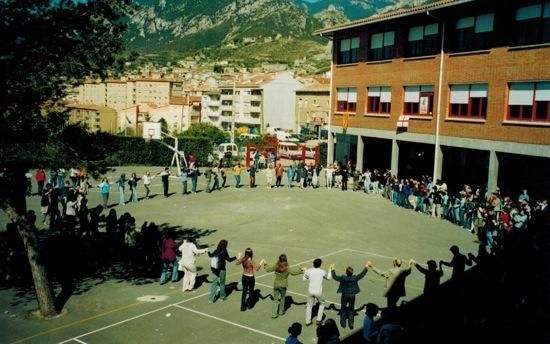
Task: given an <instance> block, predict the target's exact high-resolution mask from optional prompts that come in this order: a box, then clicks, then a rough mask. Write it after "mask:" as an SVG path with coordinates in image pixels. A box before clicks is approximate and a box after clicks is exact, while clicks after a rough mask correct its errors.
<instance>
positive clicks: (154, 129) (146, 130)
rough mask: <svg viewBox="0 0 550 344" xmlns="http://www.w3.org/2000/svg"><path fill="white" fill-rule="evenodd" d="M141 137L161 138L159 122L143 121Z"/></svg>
mask: <svg viewBox="0 0 550 344" xmlns="http://www.w3.org/2000/svg"><path fill="white" fill-rule="evenodd" d="M143 138H144V139H153V140H160V139H161V138H162V135H161V129H160V122H143Z"/></svg>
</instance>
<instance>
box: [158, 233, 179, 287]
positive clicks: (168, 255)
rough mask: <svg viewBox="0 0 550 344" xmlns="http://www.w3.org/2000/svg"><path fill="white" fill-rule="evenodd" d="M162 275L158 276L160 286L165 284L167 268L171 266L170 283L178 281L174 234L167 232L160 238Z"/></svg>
mask: <svg viewBox="0 0 550 344" xmlns="http://www.w3.org/2000/svg"><path fill="white" fill-rule="evenodd" d="M161 260H162V273H161V274H160V284H164V283H166V280H167V277H168V268H169V266H172V282H177V281H178V266H177V265H176V241H175V240H174V232H173V231H171V230H168V231H166V232H165V233H164V237H163V238H162V255H161Z"/></svg>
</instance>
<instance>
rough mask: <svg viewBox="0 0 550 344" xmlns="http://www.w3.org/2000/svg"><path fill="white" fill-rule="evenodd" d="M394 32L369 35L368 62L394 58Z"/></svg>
mask: <svg viewBox="0 0 550 344" xmlns="http://www.w3.org/2000/svg"><path fill="white" fill-rule="evenodd" d="M394 52H395V31H386V32H379V33H375V34H373V35H371V37H370V49H369V60H373V61H376V60H389V59H392V58H393V57H394Z"/></svg>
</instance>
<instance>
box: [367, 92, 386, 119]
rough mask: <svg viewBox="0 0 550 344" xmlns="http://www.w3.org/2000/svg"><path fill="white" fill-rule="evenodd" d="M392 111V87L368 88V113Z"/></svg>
mask: <svg viewBox="0 0 550 344" xmlns="http://www.w3.org/2000/svg"><path fill="white" fill-rule="evenodd" d="M390 111H391V87H368V88H367V113H380V114H389V113H390Z"/></svg>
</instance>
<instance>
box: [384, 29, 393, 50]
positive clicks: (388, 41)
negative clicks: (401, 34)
mask: <svg viewBox="0 0 550 344" xmlns="http://www.w3.org/2000/svg"><path fill="white" fill-rule="evenodd" d="M394 43H395V32H394V31H388V32H384V46H385V47H389V46H392V45H394Z"/></svg>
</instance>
